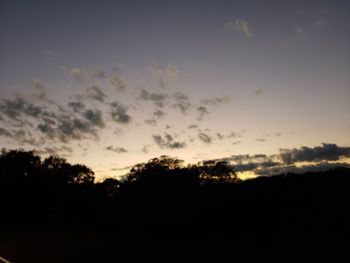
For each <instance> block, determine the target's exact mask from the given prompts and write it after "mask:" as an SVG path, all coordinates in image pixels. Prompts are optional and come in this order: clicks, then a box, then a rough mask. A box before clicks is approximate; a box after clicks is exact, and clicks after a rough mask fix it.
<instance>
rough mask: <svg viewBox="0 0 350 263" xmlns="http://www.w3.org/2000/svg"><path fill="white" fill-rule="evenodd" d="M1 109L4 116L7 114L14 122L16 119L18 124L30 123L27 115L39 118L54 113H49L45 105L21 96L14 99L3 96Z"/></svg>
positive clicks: (0, 104) (0, 103)
mask: <svg viewBox="0 0 350 263" xmlns="http://www.w3.org/2000/svg"><path fill="white" fill-rule="evenodd" d="M0 110H1V113H2V114H3V116H6V117H7V118H8V119H9V120H10V121H12V122H13V121H14V122H15V123H16V125H17V126H23V125H24V124H28V125H30V122H29V120H28V118H27V117H32V118H38V117H42V116H49V115H53V114H50V113H48V112H47V111H46V110H45V109H44V108H43V107H41V106H36V105H34V104H33V103H31V102H30V101H28V100H26V99H24V98H22V97H19V96H17V97H15V98H12V99H7V98H1V100H0Z"/></svg>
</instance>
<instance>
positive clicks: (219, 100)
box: [201, 96, 230, 106]
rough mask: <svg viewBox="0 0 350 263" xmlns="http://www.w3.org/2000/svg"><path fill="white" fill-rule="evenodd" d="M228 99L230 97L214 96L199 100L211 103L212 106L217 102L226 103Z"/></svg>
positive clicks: (207, 103)
mask: <svg viewBox="0 0 350 263" xmlns="http://www.w3.org/2000/svg"><path fill="white" fill-rule="evenodd" d="M229 101H230V97H227V96H225V97H215V98H210V99H203V100H202V101H201V103H202V104H204V105H213V106H218V105H219V104H223V103H227V102H229Z"/></svg>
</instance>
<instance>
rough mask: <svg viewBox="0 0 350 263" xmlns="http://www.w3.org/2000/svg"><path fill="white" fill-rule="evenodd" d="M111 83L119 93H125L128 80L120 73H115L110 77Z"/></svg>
mask: <svg viewBox="0 0 350 263" xmlns="http://www.w3.org/2000/svg"><path fill="white" fill-rule="evenodd" d="M109 83H110V84H111V85H112V86H113V87H114V88H116V90H118V91H124V90H125V89H126V87H127V81H126V79H125V78H124V77H123V76H122V75H121V74H119V73H115V74H113V75H111V76H110V77H109Z"/></svg>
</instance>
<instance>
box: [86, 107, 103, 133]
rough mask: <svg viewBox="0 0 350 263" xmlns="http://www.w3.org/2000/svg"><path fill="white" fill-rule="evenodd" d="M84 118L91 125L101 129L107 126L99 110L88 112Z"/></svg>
mask: <svg viewBox="0 0 350 263" xmlns="http://www.w3.org/2000/svg"><path fill="white" fill-rule="evenodd" d="M84 117H85V118H86V119H87V120H88V121H90V123H91V124H93V125H95V126H97V127H99V128H100V129H102V128H104V127H105V126H106V124H105V123H104V121H103V117H102V112H101V111H100V110H98V109H95V110H91V109H89V110H86V111H85V112H84Z"/></svg>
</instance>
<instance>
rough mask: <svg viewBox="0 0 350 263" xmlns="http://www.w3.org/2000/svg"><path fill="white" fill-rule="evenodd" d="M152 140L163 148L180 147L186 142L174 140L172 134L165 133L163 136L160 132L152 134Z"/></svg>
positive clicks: (183, 146) (184, 145)
mask: <svg viewBox="0 0 350 263" xmlns="http://www.w3.org/2000/svg"><path fill="white" fill-rule="evenodd" d="M152 138H153V141H154V142H155V143H156V144H157V145H158V146H159V147H160V148H164V149H181V148H185V147H186V142H181V141H175V138H174V136H173V135H170V134H168V133H165V135H164V136H162V135H160V134H154V135H152Z"/></svg>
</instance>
